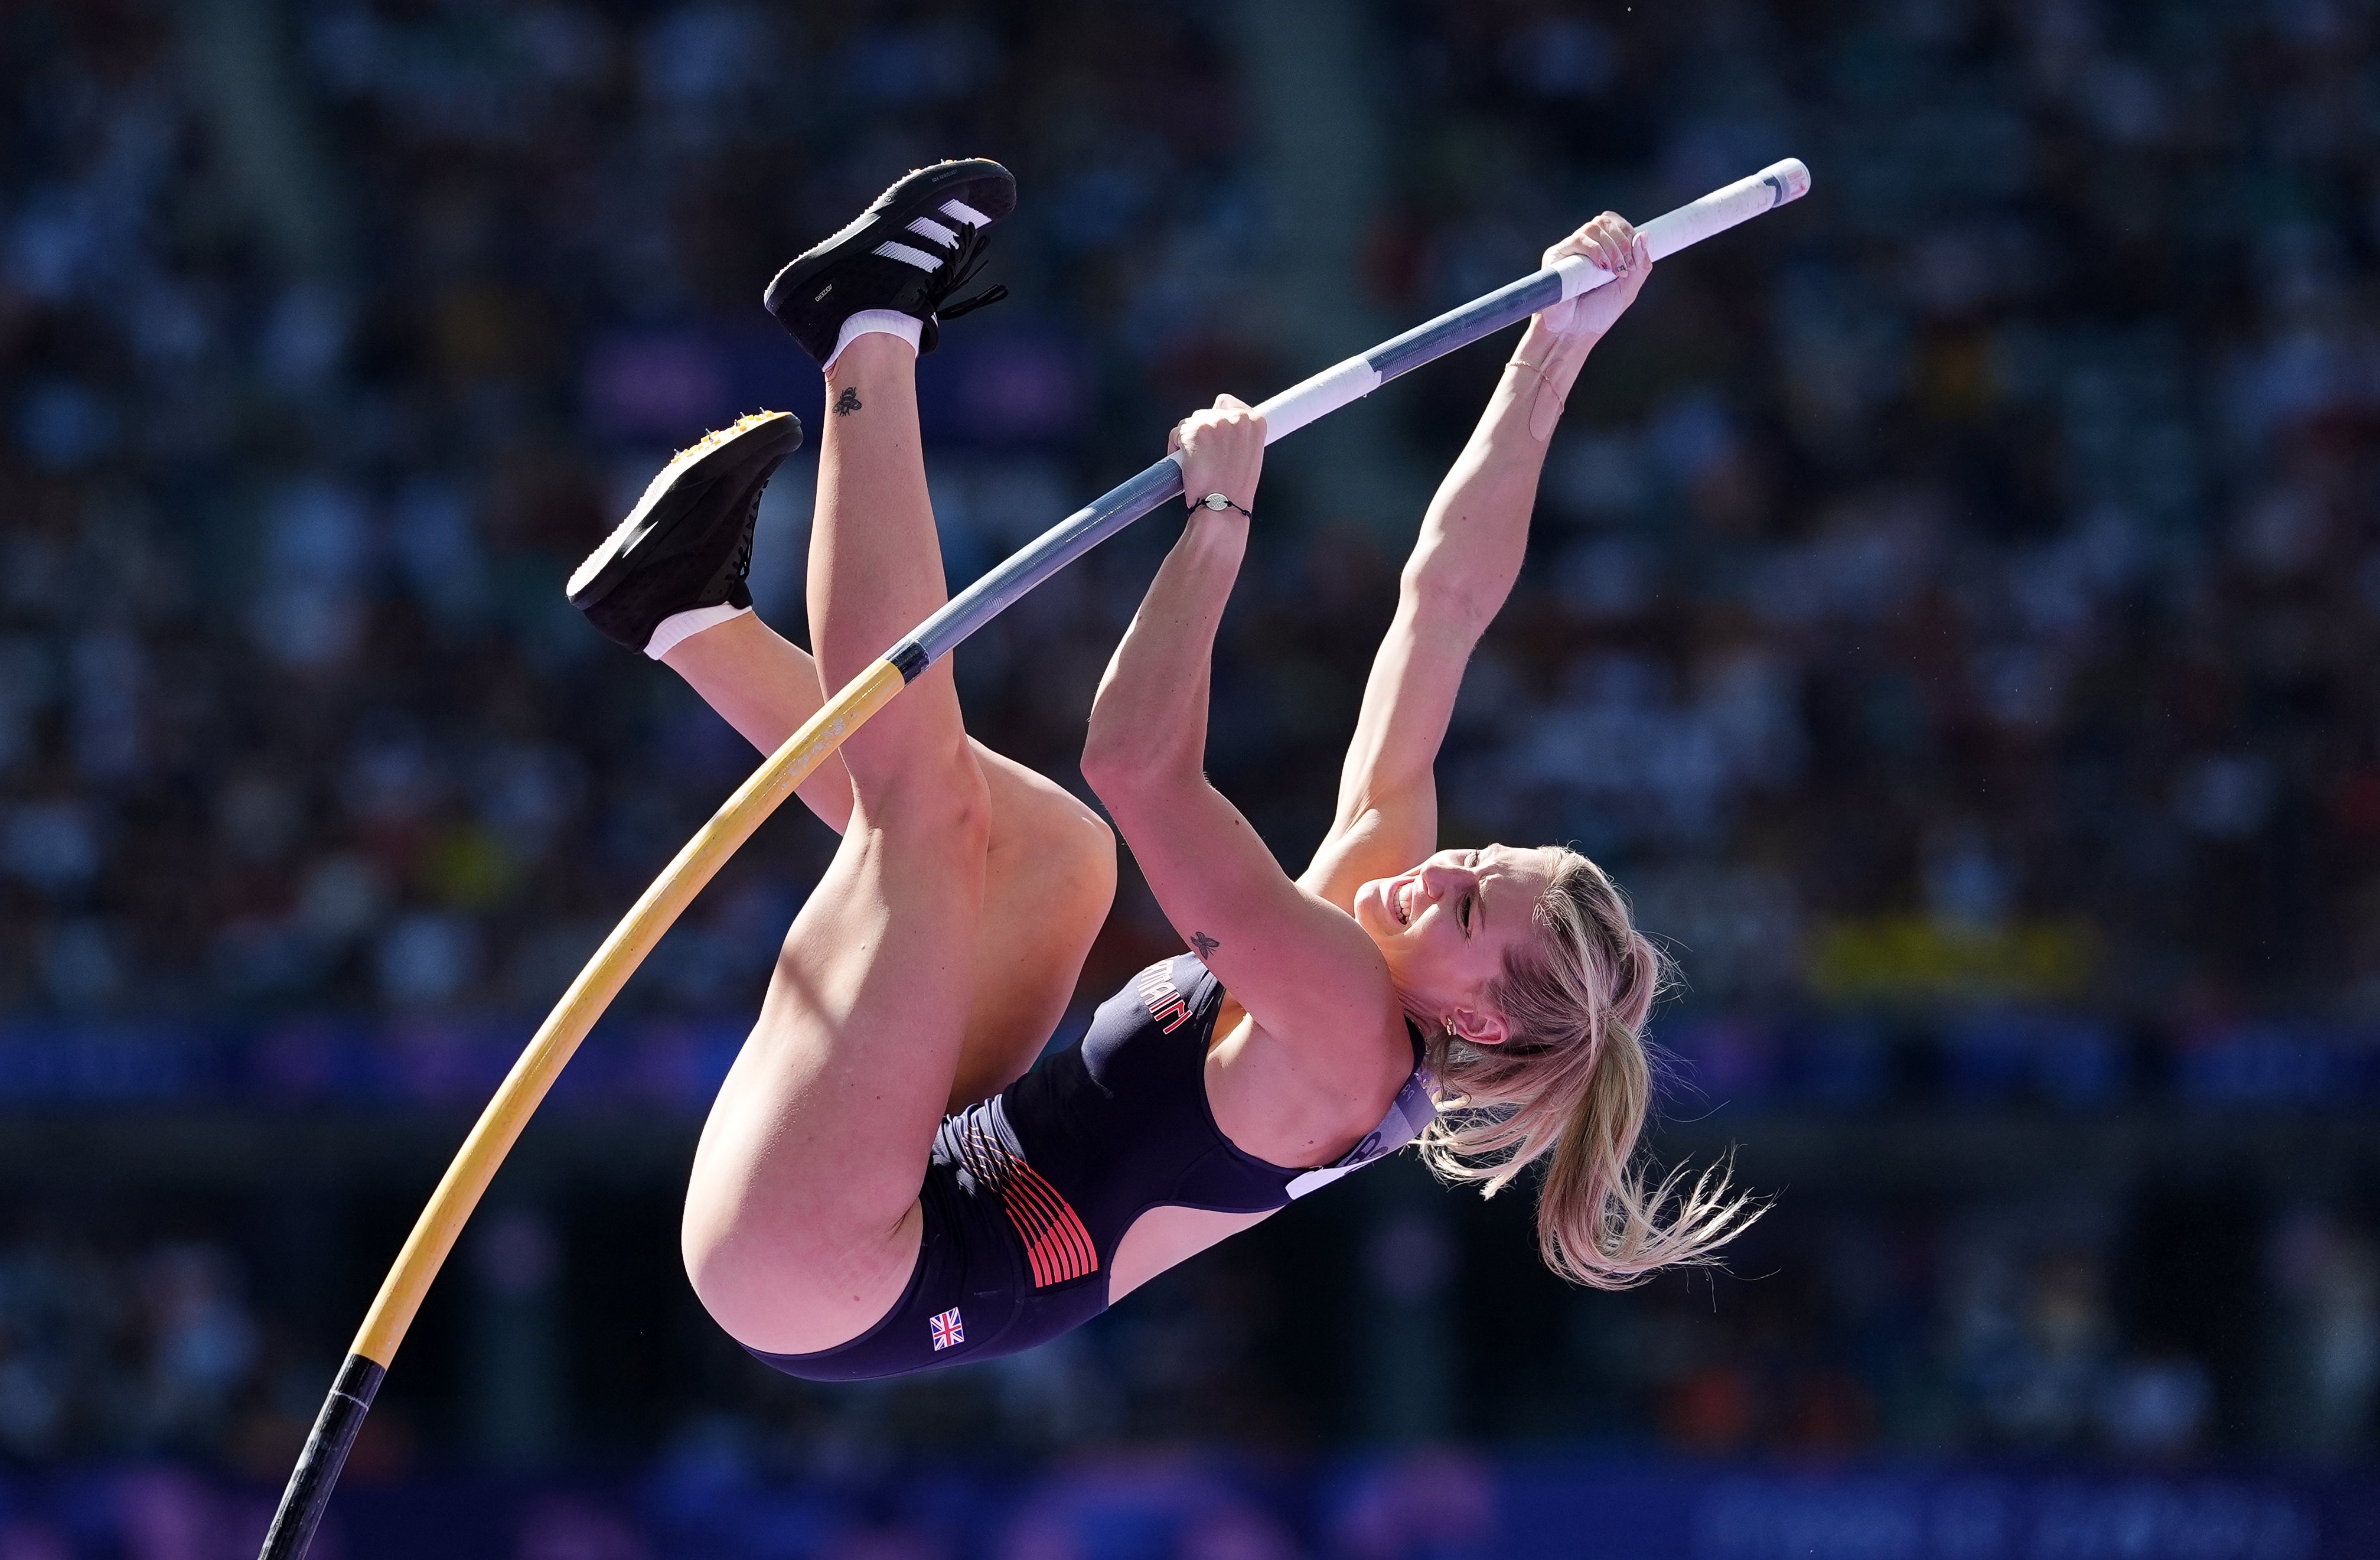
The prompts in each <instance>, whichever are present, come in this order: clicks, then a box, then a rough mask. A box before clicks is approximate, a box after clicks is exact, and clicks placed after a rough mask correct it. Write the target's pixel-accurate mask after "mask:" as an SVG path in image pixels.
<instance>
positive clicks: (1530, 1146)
mask: <svg viewBox="0 0 2380 1560" xmlns="http://www.w3.org/2000/svg"><path fill="white" fill-rule="evenodd" d="M1561 858H1562V859H1561V864H1560V866H1559V867H1558V868H1556V869H1555V871H1554V878H1553V882H1552V883H1551V884H1548V887H1547V889H1546V892H1545V894H1544V896H1542V897H1540V898H1539V899H1538V901H1537V904H1536V911H1535V919H1536V924H1537V926H1538V928H1539V931H1540V932H1541V935H1540V936H1538V937H1537V938H1536V945H1535V946H1534V947H1533V948H1531V949H1530V950H1529V951H1528V952H1526V953H1523V954H1515V955H1513V956H1512V957H1508V958H1507V960H1506V961H1505V969H1504V975H1503V979H1502V980H1501V981H1499V982H1498V983H1497V985H1496V987H1495V988H1494V990H1493V991H1492V992H1491V993H1490V995H1491V997H1492V999H1493V1000H1494V1002H1495V1003H1496V1005H1497V1009H1498V1011H1500V1012H1501V1013H1502V1014H1503V1016H1504V1018H1505V1020H1506V1022H1507V1023H1508V1024H1509V1025H1510V1026H1511V1031H1512V1032H1511V1034H1510V1036H1509V1038H1507V1039H1506V1040H1505V1042H1503V1043H1502V1044H1500V1045H1472V1044H1469V1043H1467V1042H1463V1041H1462V1040H1459V1039H1457V1038H1455V1037H1454V1036H1452V1035H1449V1034H1443V1033H1441V1034H1439V1035H1438V1036H1437V1037H1436V1038H1435V1039H1434V1040H1433V1041H1432V1042H1431V1044H1430V1053H1431V1054H1430V1057H1429V1066H1430V1071H1431V1074H1432V1076H1433V1077H1434V1079H1436V1080H1437V1083H1438V1086H1439V1093H1440V1096H1441V1100H1442V1102H1443V1103H1444V1107H1445V1112H1444V1114H1443V1115H1440V1116H1439V1119H1438V1120H1437V1121H1435V1122H1433V1123H1431V1124H1430V1126H1429V1127H1428V1129H1427V1131H1425V1132H1424V1133H1423V1135H1422V1139H1421V1144H1420V1152H1421V1155H1422V1158H1423V1160H1424V1161H1425V1162H1426V1163H1427V1164H1428V1165H1429V1167H1430V1168H1431V1169H1432V1170H1434V1171H1435V1172H1437V1174H1438V1175H1439V1178H1441V1179H1443V1180H1448V1181H1476V1182H1478V1183H1480V1193H1481V1195H1482V1196H1485V1197H1493V1196H1495V1195H1496V1194H1497V1193H1498V1192H1500V1191H1501V1190H1503V1189H1504V1188H1506V1187H1508V1186H1510V1185H1512V1180H1513V1178H1514V1177H1515V1176H1519V1175H1520V1173H1521V1172H1522V1171H1523V1170H1524V1169H1526V1168H1527V1167H1528V1166H1529V1165H1531V1164H1535V1163H1536V1162H1537V1161H1538V1160H1540V1159H1543V1160H1546V1161H1547V1165H1546V1175H1545V1184H1544V1186H1543V1188H1541V1189H1540V1190H1539V1192H1538V1194H1537V1249H1538V1251H1539V1252H1540V1253H1541V1254H1542V1255H1543V1256H1544V1258H1545V1261H1546V1265H1547V1266H1548V1267H1549V1268H1551V1269H1553V1270H1554V1271H1555V1272H1556V1273H1558V1274H1561V1275H1562V1276H1563V1277H1565V1278H1568V1279H1570V1280H1572V1281H1573V1282H1574V1283H1578V1284H1585V1285H1589V1286H1593V1287H1595V1288H1597V1289H1625V1288H1628V1287H1629V1286H1633V1285H1635V1284H1640V1283H1642V1282H1644V1281H1645V1279H1646V1278H1649V1277H1650V1276H1652V1274H1654V1272H1655V1271H1656V1270H1658V1269H1660V1268H1664V1267H1671V1266H1678V1265H1688V1266H1708V1265H1711V1264H1713V1263H1715V1262H1716V1261H1718V1258H1717V1257H1716V1256H1715V1255H1714V1253H1715V1252H1716V1251H1717V1250H1718V1248H1719V1247H1720V1246H1722V1245H1724V1244H1725V1243H1727V1242H1728V1241H1730V1240H1731V1239H1733V1238H1734V1237H1736V1236H1737V1235H1739V1234H1741V1233H1742V1232H1743V1229H1744V1227H1745V1226H1746V1225H1750V1224H1751V1223H1752V1221H1753V1220H1755V1219H1756V1218H1758V1217H1759V1216H1760V1215H1761V1214H1762V1213H1765V1212H1767V1208H1766V1205H1765V1204H1760V1203H1756V1202H1755V1201H1754V1200H1752V1199H1751V1198H1750V1197H1749V1196H1747V1195H1746V1194H1744V1193H1743V1192H1741V1191H1736V1190H1734V1189H1732V1188H1730V1186H1729V1185H1728V1175H1727V1169H1726V1166H1724V1165H1717V1166H1713V1167H1712V1168H1710V1169H1707V1170H1705V1171H1704V1172H1702V1174H1700V1175H1699V1176H1695V1177H1694V1181H1693V1183H1692V1185H1688V1184H1686V1179H1685V1176H1686V1172H1685V1171H1684V1169H1682V1168H1680V1169H1677V1170H1672V1171H1670V1173H1669V1174H1668V1175H1667V1176H1663V1177H1661V1179H1660V1181H1659V1182H1658V1184H1657V1185H1654V1186H1651V1187H1649V1188H1648V1187H1647V1186H1646V1185H1645V1174H1644V1171H1643V1169H1642V1167H1641V1166H1639V1165H1637V1164H1634V1163H1633V1159H1634V1156H1635V1152H1636V1139H1637V1136H1638V1134H1639V1133H1640V1132H1641V1131H1642V1130H1643V1129H1644V1126H1645V1115H1646V1114H1647V1113H1648V1112H1649V1111H1650V1110H1651V1109H1652V1103H1653V1073H1654V1067H1653V1061H1652V1058H1651V1056H1650V1054H1648V1052H1647V1050H1646V1047H1645V1039H1644V1028H1645V1018H1646V1017H1647V1016H1648V1015H1649V1014H1650V1013H1651V1012H1652V1010H1653V1004H1654V1002H1655V1000H1656V999H1657V998H1658V996H1659V995H1660V994H1661V991H1662V988H1663V986H1664V985H1665V984H1666V983H1667V980H1668V976H1669V960H1668V959H1667V958H1666V957H1664V956H1663V955H1662V953H1661V950H1660V949H1658V948H1657V947H1655V946H1654V945H1653V943H1652V940H1651V939H1650V938H1648V937H1646V936H1645V934H1644V933H1643V932H1640V931H1638V930H1637V929H1636V924H1635V921H1634V919H1633V917H1632V916H1631V915H1630V913H1629V909H1628V901H1627V899H1626V897H1625V896H1623V895H1621V892H1620V888H1619V885H1618V884H1614V883H1613V882H1612V881H1611V879H1610V878H1609V876H1607V875H1606V874H1605V873H1604V871H1603V869H1602V868H1600V867H1598V866H1597V865H1596V864H1595V863H1594V862H1592V861H1590V860H1588V859H1586V858H1585V857H1584V856H1581V855H1579V854H1578V853H1577V852H1576V851H1573V850H1565V851H1563V852H1562V853H1561ZM1673 1205H1674V1206H1673Z"/></svg>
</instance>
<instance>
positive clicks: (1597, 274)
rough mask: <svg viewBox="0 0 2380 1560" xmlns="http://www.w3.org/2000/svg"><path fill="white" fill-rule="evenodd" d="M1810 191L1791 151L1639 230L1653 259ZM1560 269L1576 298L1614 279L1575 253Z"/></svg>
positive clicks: (1568, 293) (1565, 288) (1806, 173)
mask: <svg viewBox="0 0 2380 1560" xmlns="http://www.w3.org/2000/svg"><path fill="white" fill-rule="evenodd" d="M1809 192H1810V170H1809V169H1808V168H1806V167H1803V165H1802V160H1801V159H1800V158H1799V157H1788V158H1786V159H1785V160H1784V161H1783V162H1780V163H1772V164H1770V165H1768V166H1767V167H1765V168H1763V169H1761V170H1760V171H1759V172H1758V173H1756V174H1754V175H1753V176H1751V177H1749V178H1740V179H1737V180H1736V181H1735V182H1734V183H1733V184H1730V185H1729V186H1728V187H1727V188H1726V189H1714V190H1712V191H1711V192H1710V193H1709V194H1707V195H1706V196H1704V197H1703V198H1702V199H1701V200H1699V201H1689V202H1687V203H1686V204H1685V205H1682V206H1680V207H1679V208H1678V209H1677V210H1676V211H1673V212H1665V213H1662V214H1661V215H1659V216H1657V217H1655V218H1654V219H1653V220H1652V221H1650V222H1648V223H1646V224H1645V225H1644V226H1643V227H1641V228H1639V229H1638V230H1637V231H1639V232H1641V233H1643V234H1644V235H1645V248H1646V249H1648V250H1652V251H1653V258H1654V259H1655V260H1667V259H1669V258H1670V256H1671V255H1673V254H1675V253H1677V252H1678V251H1679V250H1682V249H1684V248H1686V247H1687V246H1688V245H1690V244H1699V243H1701V242H1702V241H1703V240H1704V239H1705V238H1709V237H1710V236H1711V235H1712V234H1714V233H1724V232H1726V231H1727V230H1728V229H1729V228H1730V227H1733V226H1734V225H1736V224H1738V223H1741V222H1749V221H1751V220H1752V219H1753V218H1754V217H1756V216H1758V215H1759V214H1760V213H1763V212H1765V211H1770V210H1773V209H1774V208H1776V207H1778V206H1781V205H1783V204H1784V203H1785V202H1786V201H1798V200H1800V199H1801V198H1802V197H1803V196H1804V195H1806V194H1808V193H1809ZM1554 269H1555V270H1556V271H1559V272H1560V273H1561V279H1562V297H1564V298H1566V299H1568V298H1576V297H1577V296H1578V295H1579V294H1581V293H1583V292H1588V291H1592V290H1593V289H1594V288H1597V287H1599V286H1603V284H1604V283H1606V282H1608V281H1609V280H1611V273H1610V272H1609V271H1606V270H1605V269H1604V268H1603V267H1601V266H1600V265H1597V264H1596V263H1595V262H1593V261H1590V260H1587V259H1585V257H1584V256H1580V255H1573V256H1571V257H1570V258H1569V259H1567V260H1560V261H1557V262H1554Z"/></svg>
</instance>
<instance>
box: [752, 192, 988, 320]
mask: <svg viewBox="0 0 2380 1560" xmlns="http://www.w3.org/2000/svg"><path fill="white" fill-rule="evenodd" d="M1015 209H1016V180H1015V178H1014V177H1012V176H1011V175H1010V173H1009V171H1008V170H1007V169H1006V168H1003V167H1002V166H1001V165H999V164H997V163H995V162H992V161H991V160H990V159H989V158H985V157H969V158H965V159H963V160H961V161H959V162H954V163H936V164H935V165H933V166H932V167H929V168H919V169H918V170H917V172H915V173H913V174H909V175H907V176H905V177H903V178H901V179H899V180H897V181H895V183H894V184H893V186H892V189H887V190H886V191H885V192H884V193H883V194H881V195H879V196H878V197H877V198H876V201H875V203H874V204H872V205H870V206H869V207H868V209H867V210H866V211H864V212H862V213H859V217H858V220H856V221H855V222H853V223H852V224H851V225H850V226H848V227H845V228H844V230H843V231H842V232H840V233H837V234H836V235H835V236H834V237H833V238H829V239H827V240H826V241H825V242H824V243H822V244H819V245H817V246H815V247H813V248H811V249H809V250H805V251H804V252H803V253H801V254H800V255H798V256H796V257H795V259H794V260H793V261H792V262H790V263H789V264H787V265H786V267H785V268H784V269H783V271H780V272H778V273H777V275H776V279H775V280H773V281H771V283H770V284H769V290H768V291H767V292H765V293H763V294H762V295H761V298H760V301H761V302H762V303H763V304H765V305H766V306H767V307H768V311H769V312H770V313H771V314H774V315H775V316H776V317H777V323H779V324H781V325H783V326H784V327H785V329H786V330H788V331H790V332H791V333H793V337H794V339H795V341H798V342H800V343H801V344H802V350H804V351H806V352H807V353H808V354H809V355H810V356H811V357H812V358H813V359H815V360H817V361H818V363H819V365H820V367H824V366H825V364H826V361H827V360H828V359H829V358H831V357H832V356H833V354H834V347H835V342H836V340H837V338H838V337H839V336H840V335H842V333H843V323H844V321H845V320H848V319H849V318H851V316H853V315H854V314H856V313H858V312H859V311H861V310H863V309H889V310H892V311H896V312H899V313H903V314H906V315H909V316H910V317H911V318H913V319H916V320H918V321H920V322H922V323H923V324H924V326H925V330H924V334H923V339H922V340H920V341H919V343H918V346H917V350H918V351H919V352H921V353H924V352H930V351H932V350H933V349H934V344H935V343H936V342H937V341H938V340H940V339H941V322H942V321H944V320H955V319H957V318H958V317H959V316H960V315H962V314H965V313H966V312H968V311H970V310H976V309H980V308H982V307H983V306H984V305H986V304H988V303H998V302H999V301H1000V300H1001V299H1003V298H1006V297H1007V296H1008V289H1007V288H1006V287H1004V286H991V287H987V288H986V289H984V290H983V291H982V292H980V293H977V295H976V296H975V297H973V298H970V299H963V300H961V301H960V302H957V303H945V302H944V301H943V299H947V298H949V297H950V296H951V294H953V293H954V292H956V291H958V289H959V288H961V287H963V286H966V285H967V283H968V282H970V281H972V280H973V279H974V277H975V274H976V273H977V271H979V270H981V269H982V268H983V251H984V246H985V244H986V243H987V242H988V239H989V234H988V230H989V229H990V226H991V225H992V224H993V223H995V222H998V221H1000V220H1001V219H1002V217H1004V216H1006V215H1008V213H1011V212H1013V211H1014V210H1015Z"/></svg>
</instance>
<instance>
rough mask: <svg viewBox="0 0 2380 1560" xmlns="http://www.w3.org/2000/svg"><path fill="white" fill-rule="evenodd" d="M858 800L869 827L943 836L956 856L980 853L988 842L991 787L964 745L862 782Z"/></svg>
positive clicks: (912, 833)
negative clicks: (871, 825)
mask: <svg viewBox="0 0 2380 1560" xmlns="http://www.w3.org/2000/svg"><path fill="white" fill-rule="evenodd" d="M859 802H860V809H861V810H862V811H863V812H865V813H866V814H867V817H868V822H869V823H872V824H876V825H878V826H880V827H888V828H898V829H900V830H902V831H903V832H904V833H905V834H910V835H917V834H919V833H929V834H933V835H939V836H943V837H944V846H945V848H947V849H949V850H952V851H954V852H955V851H965V850H969V849H972V850H973V851H974V852H976V853H977V854H980V853H981V852H982V851H983V849H984V848H985V847H986V845H987V844H988V843H989V842H990V835H991V793H990V786H987V785H986V784H985V782H984V777H983V770H982V768H981V766H980V765H978V764H977V762H975V755H974V754H973V753H971V752H969V751H968V750H966V749H965V747H959V748H956V749H953V750H950V751H948V752H945V753H938V754H934V755H932V756H930V757H920V758H918V759H917V760H916V761H915V762H911V763H909V764H906V765H905V766H903V767H901V768H899V769H896V770H892V771H889V772H887V773H884V774H879V775H875V776H872V777H869V778H868V779H866V780H863V781H861V782H860V785H859Z"/></svg>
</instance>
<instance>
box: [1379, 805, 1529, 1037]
mask: <svg viewBox="0 0 2380 1560" xmlns="http://www.w3.org/2000/svg"><path fill="white" fill-rule="evenodd" d="M1559 865H1560V854H1559V852H1557V851H1556V850H1554V849H1553V848H1552V847H1544V848H1541V849H1536V850H1517V849H1514V848H1513V847H1511V846H1506V845H1491V846H1489V847H1487V848H1486V849H1484V850H1441V851H1439V853H1438V854H1437V855H1435V856H1433V857H1431V858H1430V859H1427V860H1426V861H1424V862H1423V863H1421V865H1419V866H1417V867H1415V868H1413V869H1412V870H1411V871H1404V872H1400V873H1398V874H1397V875H1396V876H1395V877H1392V878H1376V879H1374V880H1373V881H1372V882H1370V883H1367V884H1364V886H1363V887H1361V888H1359V889H1357V890H1356V891H1355V903H1354V910H1355V923H1356V924H1357V925H1358V926H1361V927H1362V928H1363V929H1364V930H1365V931H1366V932H1368V933H1370V934H1371V938H1372V941H1373V942H1374V943H1376V944H1378V945H1379V949H1380V952H1381V953H1382V954H1384V955H1386V956H1387V957H1388V961H1389V973H1390V977H1391V978H1393V979H1394V980H1395V981H1396V983H1397V990H1398V991H1399V992H1400V993H1403V996H1404V998H1405V1000H1406V1002H1407V1004H1408V1005H1411V1006H1413V1007H1415V1008H1417V1009H1419V1010H1420V1011H1421V1012H1422V1013H1424V1014H1427V1015H1428V1016H1429V1017H1430V1018H1431V1019H1432V1020H1433V1021H1434V1022H1435V1023H1436V1025H1437V1026H1438V1027H1440V1028H1443V1027H1445V1026H1446V1025H1447V1024H1448V1023H1451V1024H1452V1025H1453V1026H1454V1030H1455V1032H1456V1033H1457V1034H1460V1035H1462V1036H1463V1038H1464V1039H1465V1040H1469V1041H1472V1042H1476V1043H1479V1044H1483V1045H1498V1044H1501V1043H1502V1042H1503V1041H1504V1040H1505V1038H1506V1034H1507V1028H1506V1025H1505V1021H1504V1017H1503V1015H1502V1014H1500V1013H1499V1012H1497V1011H1496V1010H1495V1005H1494V1003H1493V1002H1491V1001H1490V1000H1489V998H1488V993H1489V992H1490V991H1491V990H1492V989H1493V988H1494V986H1495V983H1496V981H1498V980H1499V979H1500V978H1501V977H1502V975H1503V973H1504V968H1505V960H1506V958H1507V957H1509V956H1510V955H1511V954H1512V952H1514V951H1515V950H1516V949H1519V948H1522V947H1525V946H1526V945H1528V944H1529V942H1530V941H1531V940H1532V939H1534V938H1536V936H1537V935H1538V932H1537V928H1536V918H1535V916H1534V915H1533V913H1532V912H1533V911H1534V910H1535V909H1536V904H1537V901H1538V900H1539V899H1541V898H1543V897H1544V896H1545V892H1546V890H1547V888H1548V887H1549V886H1551V884H1552V883H1553V875H1554V871H1555V869H1556V867H1558V866H1559Z"/></svg>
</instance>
